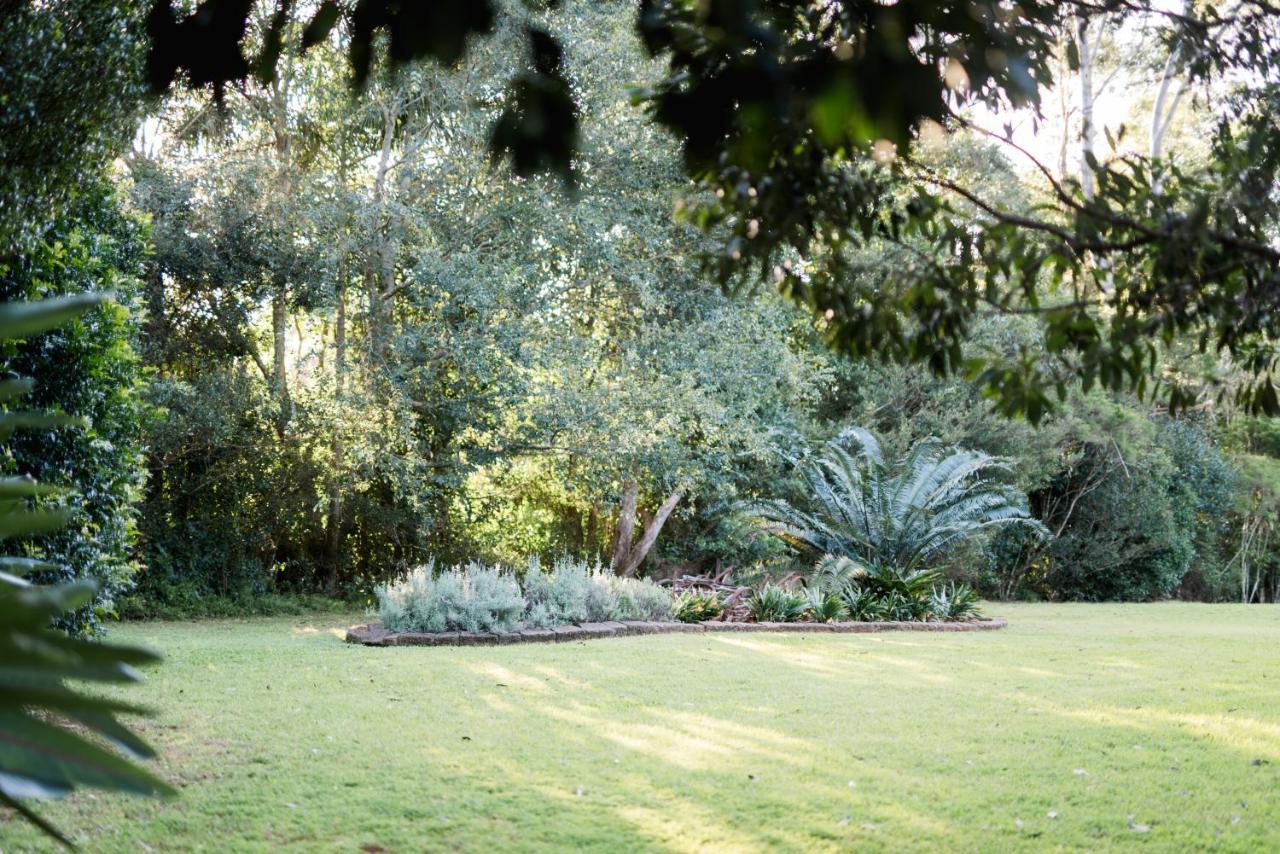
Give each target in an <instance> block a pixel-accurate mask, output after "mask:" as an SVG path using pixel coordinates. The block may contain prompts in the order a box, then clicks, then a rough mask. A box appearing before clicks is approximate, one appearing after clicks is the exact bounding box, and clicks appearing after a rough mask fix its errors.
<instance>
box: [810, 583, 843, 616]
mask: <svg viewBox="0 0 1280 854" xmlns="http://www.w3.org/2000/svg"><path fill="white" fill-rule="evenodd" d="M804 598H805V616H806V617H807V618H808V619H810V620H812V621H814V622H815V623H834V622H836V621H837V620H840V619H841V618H842V617H844V615H845V607H844V602H843V601H842V600H841V599H840V594H839V593H836V592H835V591H834V590H823V589H822V588H820V587H816V586H812V587H806V588H805V589H804Z"/></svg>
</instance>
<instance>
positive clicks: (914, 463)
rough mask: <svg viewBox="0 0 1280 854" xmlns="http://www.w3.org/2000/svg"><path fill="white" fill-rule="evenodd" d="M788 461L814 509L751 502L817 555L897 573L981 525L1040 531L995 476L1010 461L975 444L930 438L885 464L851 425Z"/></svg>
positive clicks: (1017, 496)
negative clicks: (952, 445) (948, 444)
mask: <svg viewBox="0 0 1280 854" xmlns="http://www.w3.org/2000/svg"><path fill="white" fill-rule="evenodd" d="M795 463H796V468H797V470H798V471H799V473H800V474H801V475H802V476H803V478H804V480H805V483H806V485H807V486H808V491H809V493H810V496H811V500H812V509H811V510H808V511H806V510H801V509H799V508H797V507H795V506H793V505H792V504H790V503H788V502H786V501H783V500H773V501H764V502H759V503H756V504H753V505H751V508H750V511H751V513H752V515H754V516H755V517H756V518H758V519H760V520H761V521H762V522H763V523H764V527H765V529H766V530H768V531H770V532H771V533H774V534H776V535H778V536H780V537H782V538H783V539H784V540H786V541H787V542H789V543H791V544H792V545H794V546H797V547H799V548H802V549H805V550H808V551H812V552H814V553H817V554H818V555H839V556H848V557H852V558H858V559H861V560H863V561H866V562H867V563H868V564H870V565H871V566H874V567H879V568H883V569H891V570H894V571H896V572H899V573H904V572H911V571H913V570H916V569H921V568H927V567H931V566H934V565H937V564H938V563H940V562H942V561H943V560H944V559H945V558H946V556H947V555H948V553H949V552H950V551H951V550H952V549H953V548H954V547H955V546H957V545H958V544H959V543H961V542H963V541H964V540H966V539H968V538H970V537H973V536H975V535H976V534H978V533H980V532H981V531H984V530H987V529H992V528H996V527H999V526H1002V525H1027V526H1029V527H1032V528H1034V529H1036V530H1038V531H1042V532H1043V531H1044V527H1043V526H1042V525H1041V524H1040V523H1039V522H1038V521H1036V520H1035V519H1033V518H1032V516H1031V514H1030V512H1029V511H1028V509H1027V499H1026V496H1025V495H1024V494H1023V493H1021V492H1019V491H1018V490H1017V489H1015V488H1014V487H1012V486H1010V485H1008V484H1007V483H1004V482H1002V481H1001V480H1000V478H1002V477H1005V476H1007V475H1008V473H1009V466H1008V464H1007V463H1006V462H1005V461H1003V460H1001V459H998V458H996V457H993V456H991V455H989V454H985V453H983V452H981V451H968V450H962V449H958V448H948V447H946V446H944V445H942V444H941V443H940V442H938V441H936V440H932V439H930V440H925V441H922V442H917V443H916V444H915V445H913V446H912V448H911V450H910V451H908V452H907V454H906V455H905V456H904V457H902V458H901V459H900V460H898V461H896V463H895V464H892V465H891V464H889V463H886V462H885V459H884V456H883V454H882V452H881V450H880V443H879V442H878V441H876V438H875V437H874V436H873V435H872V434H871V433H869V432H868V431H866V430H864V429H862V428H860V427H855V428H851V429H849V430H846V431H845V432H844V433H841V434H840V436H838V437H837V438H835V439H833V440H832V441H830V442H828V443H827V444H826V445H824V446H823V448H822V450H821V451H820V452H819V453H817V454H816V455H815V456H814V457H812V458H806V459H800V460H796V461H795Z"/></svg>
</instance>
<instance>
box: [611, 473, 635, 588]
mask: <svg viewBox="0 0 1280 854" xmlns="http://www.w3.org/2000/svg"><path fill="white" fill-rule="evenodd" d="M639 496H640V484H638V483H636V481H635V479H632V480H628V481H627V485H626V486H625V487H623V490H622V503H621V505H620V506H619V508H618V527H617V530H615V531H614V535H613V537H614V539H613V560H612V561H610V563H609V565H610V566H612V567H613V571H614V572H616V573H618V574H619V575H620V574H622V571H623V569H624V568H625V567H626V565H627V560H628V557H629V556H630V554H631V536H632V534H633V533H634V532H635V528H636V499H637V498H639Z"/></svg>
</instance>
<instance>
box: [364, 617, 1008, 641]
mask: <svg viewBox="0 0 1280 854" xmlns="http://www.w3.org/2000/svg"><path fill="white" fill-rule="evenodd" d="M1007 625H1009V624H1008V622H1006V621H1005V620H1003V619H1001V618H999V617H993V618H990V619H981V620H959V621H955V622H946V623H944V622H932V623H930V622H919V621H916V622H905V621H904V622H867V621H864V622H846V623H729V622H722V621H712V622H705V623H677V622H658V623H653V622H639V621H627V622H622V623H581V624H577V625H572V626H555V627H554V628H550V629H523V630H521V631H515V632H503V633H493V632H392V631H388V630H387V629H386V628H384V627H383V626H382V625H381V624H379V623H369V624H367V625H360V626H352V627H351V628H350V629H348V630H347V643H358V644H363V645H365V646H497V645H500V644H513V643H560V642H565V641H579V640H594V639H596V638H612V637H628V636H634V635H658V634H699V633H702V632H787V633H796V632H824V633H833V632H834V633H843V634H864V633H868V632H891V631H907V632H982V631H992V630H995V629H1003V628H1005V627H1006V626H1007Z"/></svg>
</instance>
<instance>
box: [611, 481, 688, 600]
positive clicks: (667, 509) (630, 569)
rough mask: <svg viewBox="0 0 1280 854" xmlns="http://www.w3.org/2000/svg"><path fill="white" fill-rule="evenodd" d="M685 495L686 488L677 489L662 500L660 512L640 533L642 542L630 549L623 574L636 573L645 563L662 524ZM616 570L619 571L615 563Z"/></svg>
mask: <svg viewBox="0 0 1280 854" xmlns="http://www.w3.org/2000/svg"><path fill="white" fill-rule="evenodd" d="M683 497H684V489H683V488H680V489H676V491H675V492H673V493H671V494H670V495H668V496H667V499H666V500H665V501H663V502H662V506H661V507H659V508H658V512H657V513H654V514H653V518H652V519H650V520H649V524H647V525H645V527H644V533H642V534H641V535H640V542H638V543H636V545H635V548H633V549H631V550H630V554H629V555H628V557H627V562H626V563H625V564H624V565H623V569H622V572H621V574H622V575H623V576H625V577H627V578H630V577H632V576H633V575H635V574H636V570H638V569H639V568H640V564H642V563H644V559H645V558H646V557H648V556H649V551H650V550H651V549H652V548H653V544H654V543H656V542H657V541H658V534H660V533H662V526H663V525H665V524H666V523H667V517H669V516H670V515H671V511H672V510H675V509H676V505H677V504H679V503H680V499H681V498H683ZM614 571H615V572H616V571H617V566H616V565H615V567H614Z"/></svg>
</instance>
